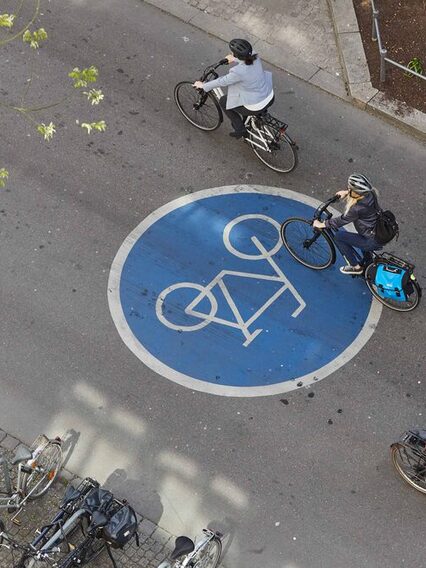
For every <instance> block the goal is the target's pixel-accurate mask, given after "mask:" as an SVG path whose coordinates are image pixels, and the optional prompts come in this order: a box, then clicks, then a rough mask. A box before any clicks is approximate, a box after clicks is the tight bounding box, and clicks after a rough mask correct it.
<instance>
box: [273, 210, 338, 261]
mask: <svg viewBox="0 0 426 568" xmlns="http://www.w3.org/2000/svg"><path fill="white" fill-rule="evenodd" d="M280 232H281V238H282V241H283V244H284V246H285V248H286V249H287V250H288V252H289V253H290V254H291V256H292V257H293V258H295V259H296V260H297V261H298V262H300V263H301V264H303V266H306V267H307V268H312V269H313V270H324V269H325V268H328V267H329V266H331V265H332V264H333V263H334V262H335V260H336V249H335V248H334V245H333V243H332V242H331V239H330V237H329V236H328V235H327V234H326V233H324V232H323V231H316V230H314V229H313V227H312V223H311V221H308V220H307V219H299V218H298V217H292V218H290V219H287V220H286V221H284V223H283V224H282V225H281V231H280Z"/></svg>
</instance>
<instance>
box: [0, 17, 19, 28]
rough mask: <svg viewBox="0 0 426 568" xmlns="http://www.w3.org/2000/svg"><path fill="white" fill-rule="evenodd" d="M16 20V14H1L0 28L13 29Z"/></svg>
mask: <svg viewBox="0 0 426 568" xmlns="http://www.w3.org/2000/svg"><path fill="white" fill-rule="evenodd" d="M14 19H15V15H14V14H0V28H11V27H12V26H13V21H14Z"/></svg>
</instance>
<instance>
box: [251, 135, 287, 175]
mask: <svg viewBox="0 0 426 568" xmlns="http://www.w3.org/2000/svg"><path fill="white" fill-rule="evenodd" d="M250 136H251V135H250ZM250 146H251V149H252V150H253V152H254V153H255V154H256V156H257V157H258V158H259V160H260V161H261V162H263V163H264V164H265V166H268V168H270V169H271V170H274V172H278V173H281V174H288V173H290V172H292V171H293V170H294V169H295V167H296V166H297V162H298V158H297V150H296V145H295V144H292V143H291V142H290V140H289V139H288V138H287V137H284V138H282V139H281V140H280V141H279V143H278V144H274V143H272V144H270V149H269V150H263V149H262V148H258V147H257V146H252V145H251V144H250Z"/></svg>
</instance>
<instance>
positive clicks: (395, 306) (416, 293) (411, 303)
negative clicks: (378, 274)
mask: <svg viewBox="0 0 426 568" xmlns="http://www.w3.org/2000/svg"><path fill="white" fill-rule="evenodd" d="M374 269H375V266H374V264H369V265H368V266H367V268H366V269H365V276H364V278H365V283H366V284H367V286H368V289H369V290H370V292H371V293H372V294H373V296H374V297H375V298H376V300H379V302H381V303H382V304H383V305H384V306H386V307H387V308H390V309H391V310H394V311H396V312H411V311H412V310H414V309H415V308H417V306H418V305H419V302H420V297H421V289H420V286H419V284H418V282H417V281H416V280H412V281H411V282H410V290H409V291H407V293H406V299H405V300H403V299H393V298H386V297H385V296H384V295H383V294H381V292H380V289H379V287H378V286H377V285H376V283H375V270H374Z"/></svg>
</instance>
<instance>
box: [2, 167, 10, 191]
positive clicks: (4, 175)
mask: <svg viewBox="0 0 426 568" xmlns="http://www.w3.org/2000/svg"><path fill="white" fill-rule="evenodd" d="M8 177H9V172H8V171H7V170H6V168H0V187H4V186H5V185H6V181H7V178H8Z"/></svg>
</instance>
